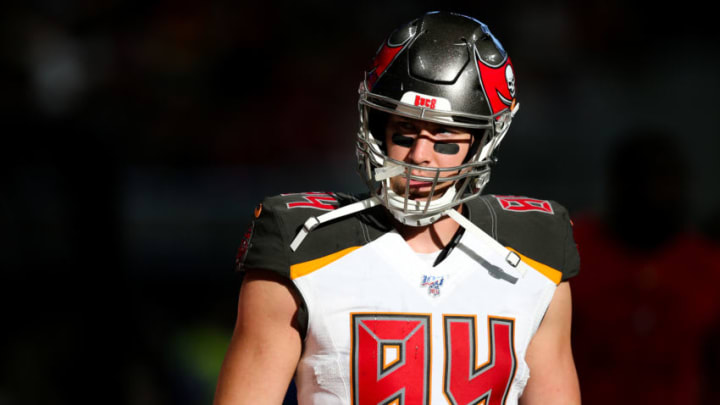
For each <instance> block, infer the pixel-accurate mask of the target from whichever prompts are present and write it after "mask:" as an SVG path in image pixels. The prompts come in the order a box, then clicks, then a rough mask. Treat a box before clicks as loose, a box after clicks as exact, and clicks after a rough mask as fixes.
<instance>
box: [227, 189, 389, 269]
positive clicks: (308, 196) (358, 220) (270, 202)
mask: <svg viewBox="0 0 720 405" xmlns="http://www.w3.org/2000/svg"><path fill="white" fill-rule="evenodd" d="M355 201H358V198H357V197H355V196H351V195H347V194H342V193H329V192H307V193H293V194H281V195H278V196H273V197H268V198H266V199H265V200H264V201H263V202H262V203H261V204H260V205H258V206H257V208H255V214H254V218H253V220H252V222H251V225H250V228H249V229H248V231H247V232H246V233H245V237H244V238H243V242H242V243H241V245H240V249H239V251H238V256H237V260H236V269H237V270H242V269H244V268H248V269H265V270H271V271H274V272H276V273H279V274H281V275H283V276H285V277H290V267H291V266H292V265H294V264H297V263H303V262H306V261H309V260H313V259H317V258H319V257H324V256H327V255H330V254H332V253H335V252H338V251H341V250H343V249H346V248H348V247H352V246H361V245H364V244H365V243H367V242H369V241H370V240H372V239H375V238H376V237H378V236H379V235H380V234H382V233H384V232H386V231H387V229H382V221H374V220H373V218H372V217H373V215H374V216H377V214H378V212H377V210H369V211H368V212H367V213H362V214H361V215H360V214H357V215H351V216H348V217H344V218H339V219H337V220H335V221H332V222H329V223H327V224H323V225H321V226H319V227H318V228H317V229H315V230H313V231H312V232H311V233H310V234H309V235H308V236H307V237H306V239H305V241H304V242H303V244H302V245H301V246H300V248H299V249H298V250H297V251H295V252H293V251H292V250H291V249H290V243H291V242H292V240H293V238H295V235H296V234H297V232H298V231H299V230H300V228H301V227H302V225H303V224H304V223H305V221H306V220H307V219H308V218H310V217H314V216H319V215H322V214H324V213H325V212H327V211H331V210H334V209H336V208H338V207H342V206H344V205H347V204H351V203H353V202H355ZM370 211H374V213H373V212H370Z"/></svg>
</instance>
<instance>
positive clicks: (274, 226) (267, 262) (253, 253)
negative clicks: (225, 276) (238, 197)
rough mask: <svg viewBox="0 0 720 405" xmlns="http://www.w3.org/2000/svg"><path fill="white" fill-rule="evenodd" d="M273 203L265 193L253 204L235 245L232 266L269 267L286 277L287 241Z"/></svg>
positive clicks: (287, 273)
mask: <svg viewBox="0 0 720 405" xmlns="http://www.w3.org/2000/svg"><path fill="white" fill-rule="evenodd" d="M277 205H278V203H277V201H276V199H275V198H273V197H269V198H266V199H265V200H264V201H263V202H262V203H261V204H259V205H258V206H257V207H256V208H255V212H254V217H253V219H252V221H251V223H250V226H249V228H248V230H247V231H246V232H245V235H244V237H243V241H242V242H241V243H240V248H239V249H238V254H237V259H236V265H235V268H236V270H238V271H243V270H244V269H262V270H270V271H273V272H275V273H278V274H280V275H282V276H284V277H290V272H289V268H290V266H289V254H290V251H289V247H288V246H289V242H288V241H287V236H286V235H285V232H284V229H283V227H282V226H281V224H280V221H281V220H282V219H281V218H279V217H278V215H277V212H276V211H277Z"/></svg>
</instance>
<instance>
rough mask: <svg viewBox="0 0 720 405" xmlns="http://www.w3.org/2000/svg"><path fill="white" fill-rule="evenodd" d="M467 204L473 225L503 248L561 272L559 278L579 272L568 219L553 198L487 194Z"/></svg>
mask: <svg viewBox="0 0 720 405" xmlns="http://www.w3.org/2000/svg"><path fill="white" fill-rule="evenodd" d="M477 200H479V201H477V202H475V203H474V204H473V206H472V207H471V213H472V214H476V215H472V217H473V218H472V219H473V221H474V222H476V224H477V225H478V226H479V227H480V228H481V229H483V230H484V231H485V232H487V233H488V234H489V235H491V236H492V237H493V238H495V239H496V240H497V241H498V242H500V243H501V244H503V245H504V246H506V247H509V248H512V249H514V250H516V251H518V252H519V253H521V254H522V255H524V256H527V257H529V258H531V259H533V260H535V261H537V262H539V263H542V264H544V265H546V266H549V267H551V268H553V269H555V270H558V271H560V272H561V273H562V281H566V280H569V279H570V278H572V277H575V276H576V275H577V274H578V273H579V271H580V255H579V254H578V250H577V246H576V244H575V240H574V238H573V232H572V222H571V221H570V216H569V214H568V211H567V209H566V208H565V207H563V206H562V205H560V204H558V203H557V202H555V201H550V200H540V199H535V198H530V197H523V196H498V195H489V196H482V197H481V198H478V199H477Z"/></svg>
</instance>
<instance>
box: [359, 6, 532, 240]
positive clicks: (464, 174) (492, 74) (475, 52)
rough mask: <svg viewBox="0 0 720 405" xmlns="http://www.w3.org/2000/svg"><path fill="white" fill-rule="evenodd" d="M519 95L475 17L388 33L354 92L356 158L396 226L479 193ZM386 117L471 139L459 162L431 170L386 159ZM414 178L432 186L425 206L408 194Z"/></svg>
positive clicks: (423, 221) (428, 18) (432, 217)
mask: <svg viewBox="0 0 720 405" xmlns="http://www.w3.org/2000/svg"><path fill="white" fill-rule="evenodd" d="M516 92H517V85H516V83H515V72H514V70H513V66H512V63H511V62H510V58H509V57H508V55H507V52H506V51H505V49H504V48H503V46H502V45H501V44H500V42H499V41H498V40H497V38H495V37H494V36H493V35H492V33H491V32H490V30H489V29H488V27H487V25H485V24H483V23H482V22H480V21H478V20H476V19H474V18H471V17H468V16H464V15H461V14H455V13H447V12H431V13H427V14H425V15H423V16H422V17H420V18H418V19H416V20H413V21H411V22H409V23H408V24H406V25H404V26H402V27H401V28H398V29H397V30H395V31H394V32H392V33H391V34H390V36H389V37H388V38H387V39H386V40H385V42H384V43H383V44H382V45H381V46H380V48H379V49H378V51H377V53H376V55H375V57H374V59H373V61H372V66H371V68H370V69H369V70H368V71H366V72H365V77H364V80H363V81H362V82H361V83H360V87H359V100H358V107H359V112H360V127H359V131H358V142H357V157H358V163H359V169H360V174H361V176H362V177H363V179H364V181H365V182H366V183H367V186H368V188H369V189H370V192H371V193H372V196H373V197H375V199H376V200H379V202H380V203H381V204H383V205H384V206H385V207H387V208H388V210H389V211H390V212H391V213H392V214H393V216H394V217H395V218H396V219H397V220H399V221H400V222H402V223H404V224H407V225H411V226H425V225H429V224H431V223H433V222H435V221H436V220H438V219H439V218H440V217H442V216H443V214H444V213H446V211H447V210H449V209H451V208H453V207H455V206H457V205H459V204H462V203H463V202H465V201H467V200H469V199H471V198H475V197H477V196H478V195H480V192H481V191H482V189H483V187H484V186H485V185H486V184H487V182H488V180H489V177H490V166H491V165H492V164H493V163H494V162H495V157H494V151H495V150H496V148H497V147H498V145H499V144H500V141H502V139H503V137H504V136H505V134H506V133H507V131H508V129H509V128H510V123H511V122H512V118H513V116H514V115H515V113H516V112H517V111H518V107H519V104H518V103H517V101H516ZM387 114H398V115H401V116H404V117H408V118H412V119H418V120H424V121H429V122H433V123H439V124H444V125H451V126H453V127H461V128H465V129H467V130H468V132H470V133H471V134H473V140H472V143H471V147H470V151H469V152H468V155H467V157H466V158H465V160H464V162H463V164H462V165H460V166H454V167H444V168H431V167H424V166H422V167H421V166H417V165H414V164H411V163H408V162H404V161H399V160H395V159H391V158H389V157H388V156H387V153H386V152H387V151H386V148H385V125H386V122H387V118H388V116H387ZM413 170H415V171H416V172H418V171H422V172H423V173H424V174H425V175H424V176H418V175H415V174H412V171H413ZM427 173H430V174H431V175H430V176H428V175H427ZM394 176H404V177H405V178H406V181H405V184H406V186H405V193H404V195H400V194H398V193H396V192H395V191H393V190H392V189H391V187H390V178H392V177H394ZM411 180H416V181H421V182H432V187H431V191H430V195H429V196H428V197H427V198H426V200H425V201H417V200H414V199H412V198H411V197H410V196H409V185H410V181H411ZM448 181H452V182H454V184H453V186H452V187H449V188H447V189H445V191H444V192H438V193H437V194H438V196H436V195H435V194H436V193H435V192H436V187H437V186H438V184H439V183H440V182H448ZM441 188H442V187H441ZM441 193H442V195H439V194H441Z"/></svg>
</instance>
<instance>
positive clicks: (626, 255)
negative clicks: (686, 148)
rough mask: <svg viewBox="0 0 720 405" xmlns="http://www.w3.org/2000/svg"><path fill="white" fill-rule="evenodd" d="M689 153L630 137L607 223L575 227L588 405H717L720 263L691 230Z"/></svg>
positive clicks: (610, 178)
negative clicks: (715, 329)
mask: <svg viewBox="0 0 720 405" xmlns="http://www.w3.org/2000/svg"><path fill="white" fill-rule="evenodd" d="M682 153H683V150H682V149H681V147H680V146H679V145H677V144H676V143H675V142H674V140H673V138H672V137H671V136H670V135H668V134H665V133H662V132H661V131H656V130H651V129H637V130H633V131H630V133H628V134H627V135H626V136H624V137H622V138H621V139H620V142H619V143H618V144H617V145H616V148H615V149H614V150H613V152H612V154H611V156H610V160H609V165H608V172H607V179H606V180H607V184H606V186H607V187H606V193H605V195H606V197H607V200H606V207H605V211H604V213H603V214H602V215H594V214H592V213H586V214H583V215H579V216H577V217H576V218H574V222H575V231H574V232H575V240H576V242H577V244H578V247H579V250H580V256H581V261H582V264H581V267H582V271H581V276H580V277H578V278H577V279H576V280H574V281H573V299H574V303H575V313H574V336H573V339H574V342H573V347H574V348H575V351H576V362H577V369H578V374H579V376H580V382H581V388H582V393H583V403H584V404H586V405H593V404H604V403H607V402H612V403H615V404H640V403H642V404H646V403H647V404H651V403H682V404H700V403H708V402H705V401H706V399H707V397H705V399H703V397H704V396H706V395H708V393H709V392H710V389H711V385H710V383H711V381H709V380H708V379H705V377H706V376H708V375H710V374H711V373H717V368H718V364H716V360H717V355H716V356H715V360H710V361H708V360H709V359H710V357H709V355H710V354H711V353H709V352H707V346H706V342H708V339H710V338H711V336H712V332H711V331H712V328H713V327H717V325H718V319H719V316H718V314H719V313H720V311H719V309H720V303H719V302H718V297H717V288H718V287H717V285H718V281H720V261H719V260H718V259H720V254H719V253H718V246H717V245H714V244H713V243H712V242H710V241H709V240H706V239H704V238H703V237H702V236H700V234H698V233H696V232H694V231H693V230H692V229H691V227H690V226H689V222H688V218H687V213H688V212H689V211H690V208H689V207H688V202H687V201H686V200H687V196H688V193H687V191H688V177H689V176H688V165H687V162H686V160H685V158H684V156H683V154H682ZM711 347H714V345H711ZM716 401H717V399H716V398H715V399H713V401H711V402H712V403H717V402H716Z"/></svg>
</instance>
